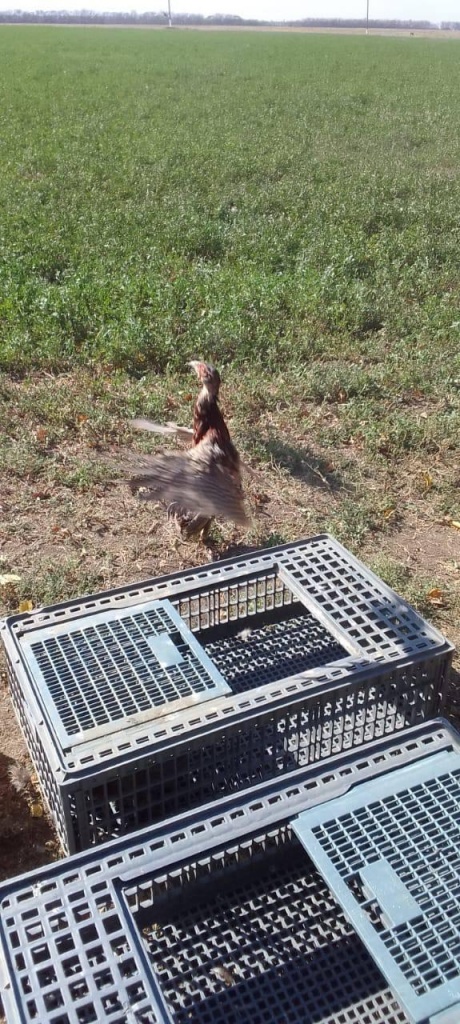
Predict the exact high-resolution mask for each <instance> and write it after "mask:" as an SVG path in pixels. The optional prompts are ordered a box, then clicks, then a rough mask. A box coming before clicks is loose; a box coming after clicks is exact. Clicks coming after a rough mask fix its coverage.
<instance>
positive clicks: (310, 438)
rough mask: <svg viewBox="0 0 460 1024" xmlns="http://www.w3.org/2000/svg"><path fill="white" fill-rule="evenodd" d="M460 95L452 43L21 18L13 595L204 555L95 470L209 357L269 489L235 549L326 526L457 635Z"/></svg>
mask: <svg viewBox="0 0 460 1024" xmlns="http://www.w3.org/2000/svg"><path fill="white" fill-rule="evenodd" d="M459 95H460V42H458V41H454V40H448V41H446V40H434V39H412V38H399V39H395V38H372V37H370V38H365V37H354V36H342V37H341V36H334V35H323V36H321V35H308V34H296V33H290V34H281V33H254V32H252V33H250V32H238V33H233V32H209V33H206V32H197V31H177V30H176V31H173V32H168V31H136V30H129V29H128V30H111V29H101V28H100V29H85V28H57V27H7V26H4V27H2V28H1V29H0V123H1V133H0V137H1V151H0V159H1V174H0V208H1V232H0V367H1V371H2V372H1V376H0V398H1V400H2V402H1V410H0V429H2V430H3V435H2V438H1V440H0V458H1V460H2V465H3V470H4V479H5V490H4V494H5V495H6V497H5V501H4V505H3V521H2V526H1V530H2V535H1V536H2V544H3V546H2V548H1V549H0V557H1V559H2V561H0V572H3V573H4V574H5V573H15V574H17V575H19V576H20V582H19V583H18V584H17V585H14V586H12V585H11V584H8V585H7V586H6V587H5V586H4V587H3V591H2V590H0V598H1V599H2V601H3V606H4V607H7V608H13V607H16V606H17V603H18V601H19V599H30V600H33V601H35V602H37V601H43V600H53V599H55V598H58V597H63V596H67V595H68V594H70V593H75V592H79V591H81V590H82V589H91V588H93V587H94V586H100V585H111V584H112V583H114V582H115V580H121V581H124V580H126V579H127V578H132V577H133V576H135V575H140V574H141V573H144V574H145V572H146V571H147V570H148V571H149V572H153V571H155V570H158V571H159V570H160V569H161V568H162V567H164V566H167V567H169V566H174V567H176V566H180V565H181V564H184V563H185V562H187V561H189V562H190V561H195V562H196V561H197V560H198V561H199V560H201V556H200V553H199V552H198V554H197V552H196V551H195V552H193V553H192V554H191V555H190V554H189V553H188V551H185V550H183V549H182V548H181V549H180V550H179V551H178V550H176V549H175V548H174V546H171V544H170V543H169V541H168V539H167V536H166V535H165V536H163V534H162V533H161V529H160V524H161V523H162V522H163V518H164V516H163V513H161V510H157V511H155V510H154V511H153V512H152V510H149V514H148V515H149V517H150V518H146V514H145V513H144V511H143V510H142V511H139V506H138V505H136V504H135V503H133V502H132V501H131V499H126V506H123V509H121V508H118V509H117V514H116V517H115V518H116V519H117V522H118V523H119V524H120V523H121V524H122V526H121V527H120V529H119V532H118V534H117V533H116V531H115V532H114V531H112V532H111V527H110V526H109V525H108V523H109V520H110V508H112V507H113V504H112V503H113V502H114V501H115V500H116V499H115V497H114V494H113V489H112V490H111V484H109V483H107V476H108V471H107V470H106V469H105V468H104V467H103V466H101V460H100V459H99V458H98V455H99V451H100V449H102V450H103V451H104V452H106V451H107V449H110V450H112V451H113V450H115V449H116V447H117V446H118V445H119V444H128V443H129V444H130V445H131V447H132V446H133V445H138V446H142V447H144V448H149V447H151V444H152V441H151V439H147V441H144V440H142V439H141V440H139V439H137V438H136V439H135V440H133V438H132V435H131V434H130V433H129V431H128V430H127V429H126V427H125V421H126V420H127V419H128V418H129V417H130V416H132V415H133V414H135V413H140V412H142V413H144V414H145V415H151V416H152V415H153V416H156V417H166V418H169V419H171V418H174V419H177V420H180V421H182V422H185V423H188V422H190V414H191V401H192V394H193V387H194V385H193V383H192V382H191V381H190V380H189V379H188V377H187V376H186V375H185V374H184V364H185V361H186V360H187V359H189V358H191V357H197V356H204V357H206V358H208V359H211V360H214V361H216V362H217V364H218V365H219V367H220V368H221V369H222V371H223V379H224V391H223V398H224V406H225V411H226V413H227V415H228V416H229V417H230V423H231V429H232V431H233V433H234V435H235V438H236V440H237V443H238V444H239V446H240V448H241V450H242V451H243V452H244V453H245V457H246V458H247V459H249V460H250V461H251V463H252V465H253V467H254V468H255V469H256V470H257V471H258V472H259V474H260V480H259V483H258V485H257V484H254V483H251V484H248V491H249V500H250V504H251V506H252V509H253V511H254V512H255V516H254V524H253V526H252V527H251V529H250V530H249V532H248V534H247V535H246V536H245V537H244V538H241V537H239V536H238V537H236V538H235V535H234V534H233V533H231V532H229V531H228V530H227V531H226V528H222V530H220V532H219V531H217V534H216V544H217V549H218V550H219V551H225V550H226V546H228V544H229V543H230V542H232V543H233V542H234V541H235V539H236V540H237V541H238V542H240V541H241V540H244V542H245V543H247V544H258V543H272V542H273V541H276V540H278V539H284V538H286V539H288V538H290V537H294V536H297V537H298V536H301V535H306V534H308V533H312V532H314V531H316V530H322V529H329V530H331V531H332V532H333V533H335V534H336V535H338V536H339V537H340V538H342V539H343V540H344V541H345V542H346V543H347V544H349V545H351V546H352V547H353V548H354V549H355V550H358V551H361V552H362V553H363V554H364V556H365V557H366V558H367V559H368V560H369V561H371V562H372V563H373V564H374V565H375V566H376V567H377V568H378V569H379V571H381V572H382V573H383V574H384V575H385V576H386V578H387V579H389V580H390V582H392V583H393V584H394V585H395V586H397V587H398V588H399V589H400V590H401V591H403V592H404V593H405V594H407V595H408V596H409V598H410V599H412V600H414V601H415V602H416V603H417V604H418V605H419V607H421V608H422V609H423V610H424V611H425V612H427V613H428V614H431V615H433V616H435V617H436V618H437V621H438V622H439V623H440V624H441V626H443V628H446V629H447V631H450V632H451V634H452V631H453V632H454V633H455V632H456V630H457V629H458V625H457V620H458V610H459V598H458V592H459V586H458V584H459V565H460V546H459V541H460V530H459V529H458V528H457V525H456V524H457V523H458V522H459V520H460V507H459V482H460V469H459V447H460V446H459V427H460V390H459V389H460V308H459V307H460V303H459V300H460V274H459V270H460V257H459V254H460V231H459V228H460V175H459V168H460V104H459V103H458V96H459ZM259 492H261V493H259ZM266 499H267V500H266ZM85 503H86V504H85ZM89 507H91V509H93V510H94V509H99V510H100V512H99V514H100V518H101V520H102V526H101V525H100V528H98V529H96V527H94V526H92V525H91V522H90V520H88V516H87V517H86V519H84V517H83V511H84V509H86V510H87V509H88V508H89ZM261 510H262V513H263V514H261V515H259V511H261ZM152 516H153V520H154V521H155V522H157V523H158V530H160V532H159V533H155V534H154V535H153V536H152V535H151V534H149V535H148V536H150V540H148V541H147V542H145V536H146V532H145V531H146V529H147V524H151V522H152ZM155 516H156V520H155ZM75 524H77V526H76V525H75ZM78 524H79V525H78ZM77 527H78V529H77ZM51 529H52V530H54V533H53V532H50V531H51ZM114 529H115V528H114ZM98 530H99V532H98ZM65 531H67V533H66V532H65ZM136 531H137V534H136ZM107 534H109V535H110V538H111V541H110V543H109V542H108V541H107V543H105V542H102V543H101V542H100V540H98V539H97V538H98V537H99V538H100V536H104V537H106V538H107ZM75 536H77V537H79V538H80V539H79V540H78V541H77V542H75ZM135 536H137V538H138V539H137V541H136V543H134V540H133V538H134V537H135ZM141 537H142V542H141V540H140V539H139V538H141ZM115 538H116V539H115ZM414 538H415V540H414ZM133 545H134V548H135V550H134V548H133ZM219 545H220V547H219ZM404 552H408V554H407V557H406V555H405V554H404ZM433 589H435V590H440V591H441V597H439V598H436V597H434V598H433V597H430V596H429V595H430V593H431V591H432V590H433Z"/></svg>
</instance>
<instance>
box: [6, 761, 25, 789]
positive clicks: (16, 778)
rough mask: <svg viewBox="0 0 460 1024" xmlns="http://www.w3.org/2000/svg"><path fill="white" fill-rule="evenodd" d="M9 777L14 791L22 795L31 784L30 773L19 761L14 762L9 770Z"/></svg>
mask: <svg viewBox="0 0 460 1024" xmlns="http://www.w3.org/2000/svg"><path fill="white" fill-rule="evenodd" d="M8 776H9V780H10V782H11V785H12V786H13V789H15V790H16V792H17V793H21V792H22V790H23V789H26V787H27V786H28V785H29V783H30V772H29V771H28V769H27V768H26V767H25V765H23V764H19V762H18V761H14V762H13V764H11V765H10V766H9V768H8Z"/></svg>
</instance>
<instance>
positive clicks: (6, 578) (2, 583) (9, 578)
mask: <svg viewBox="0 0 460 1024" xmlns="http://www.w3.org/2000/svg"><path fill="white" fill-rule="evenodd" d="M20 581H21V577H20V576H16V573H14V572H4V573H0V587H6V586H7V585H8V583H20Z"/></svg>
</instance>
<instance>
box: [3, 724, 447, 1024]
mask: <svg viewBox="0 0 460 1024" xmlns="http://www.w3.org/2000/svg"><path fill="white" fill-rule="evenodd" d="M453 751H456V753H457V758H458V757H460V736H459V735H458V734H457V733H455V731H454V730H453V729H452V727H451V726H449V725H448V723H447V722H443V721H442V720H437V721H434V722H430V723H427V724H424V725H422V726H417V727H415V728H413V729H409V730H407V731H406V732H404V733H403V734H401V735H400V736H398V737H390V738H387V739H382V740H379V741H375V742H373V743H371V744H369V746H368V747H367V748H366V750H365V751H362V752H361V757H359V755H358V752H356V751H355V752H353V754H350V755H340V756H339V757H335V758H332V759H331V761H330V763H329V764H328V766H327V769H326V766H325V765H317V766H315V767H314V768H309V769H303V770H301V771H297V772H295V773H292V774H291V775H290V776H289V777H287V778H286V777H285V778H282V779H277V780H271V781H270V782H266V783H263V784H261V785H259V786H258V787H257V788H256V790H255V791H254V792H252V793H250V794H248V793H246V794H237V795H234V796H233V797H226V798H225V799H223V800H222V801H219V802H218V803H217V804H215V803H214V804H212V805H208V806H207V807H204V808H200V809H199V810H195V811H192V812H188V813H187V814H186V815H182V816H181V817H179V818H176V819H174V820H173V821H169V822H164V823H162V824H161V825H157V826H154V827H150V828H149V829H146V830H144V831H143V832H141V833H138V834H136V835H135V836H129V837H124V838H122V839H118V840H114V841H113V842H112V843H109V844H107V845H105V846H103V847H100V848H98V849H93V850H91V851H85V852H83V853H80V854H77V855H74V856H73V857H71V858H70V859H67V860H64V861H61V862H58V863H55V864H52V865H48V866H47V867H44V868H41V869H40V870H39V871H37V872H31V873H29V874H27V875H24V876H22V877H21V878H16V879H12V880H10V881H8V882H6V883H4V884H3V885H2V886H1V887H0V995H1V998H2V1001H3V1006H4V1011H5V1014H6V1018H7V1022H8V1024H92V1022H97V1024H103V1022H104V1021H107V1022H110V1024H190V1022H192V1024H248V1022H249V1021H250V1022H251V1024H281V1022H284V1021H288V1022H289V1024H408V1017H407V1016H406V1014H405V1013H404V1011H403V1009H402V1007H401V1006H400V1005H399V1003H398V1002H397V1000H396V999H395V997H394V996H393V995H392V993H391V991H390V989H389V988H388V987H387V984H386V982H385V981H384V979H383V977H382V974H381V973H380V971H379V969H378V968H377V966H376V965H375V964H374V961H373V959H372V957H371V956H369V954H368V953H367V951H366V949H365V947H364V946H363V944H362V943H361V941H360V940H359V938H358V936H357V935H356V933H355V932H354V930H353V928H352V927H351V926H350V925H349V924H348V923H347V921H346V919H345V917H344V916H343V914H342V912H341V911H340V909H338V908H337V906H336V903H335V901H334V898H333V897H332V896H331V894H330V891H329V889H328V887H327V885H325V883H324V882H323V880H322V879H321V876H320V874H319V873H318V871H317V870H316V869H315V868H314V866H313V864H312V862H311V861H310V859H309V857H308V856H307V854H306V853H305V851H304V850H303V848H302V845H301V843H300V842H299V841H298V840H297V838H296V837H295V835H294V833H293V830H292V828H291V825H290V822H291V821H292V819H295V818H297V817H298V815H299V814H301V813H302V812H303V811H305V809H306V808H309V807H312V806H314V805H318V804H321V803H322V802H323V801H324V800H328V799H329V798H335V797H337V794H339V793H342V794H345V795H346V794H347V793H348V792H349V791H350V789H351V788H352V787H353V786H356V784H357V783H360V782H362V781H364V780H367V779H369V778H375V777H376V776H380V778H379V783H381V784H382V785H383V784H385V780H386V779H387V778H388V777H390V778H391V777H394V778H396V777H398V775H399V772H400V771H401V770H402V771H403V772H404V769H405V767H406V766H408V765H409V764H421V765H423V766H424V767H425V766H427V767H426V768H425V771H426V772H428V771H429V768H428V766H429V765H430V764H432V763H433V762H436V759H437V758H438V757H439V756H444V755H445V754H446V753H452V752H453ZM389 773H390V774H389ZM358 791H359V787H358ZM354 792H356V790H354ZM345 798H346V797H345ZM459 1019H460V1018H459Z"/></svg>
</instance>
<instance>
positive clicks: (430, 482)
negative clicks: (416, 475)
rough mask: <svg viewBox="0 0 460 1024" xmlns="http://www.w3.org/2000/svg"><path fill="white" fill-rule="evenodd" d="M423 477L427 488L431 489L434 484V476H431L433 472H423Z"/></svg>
mask: <svg viewBox="0 0 460 1024" xmlns="http://www.w3.org/2000/svg"><path fill="white" fill-rule="evenodd" d="M422 478H423V483H424V484H425V490H427V491H431V488H432V486H433V477H432V476H431V473H428V472H426V473H422Z"/></svg>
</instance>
